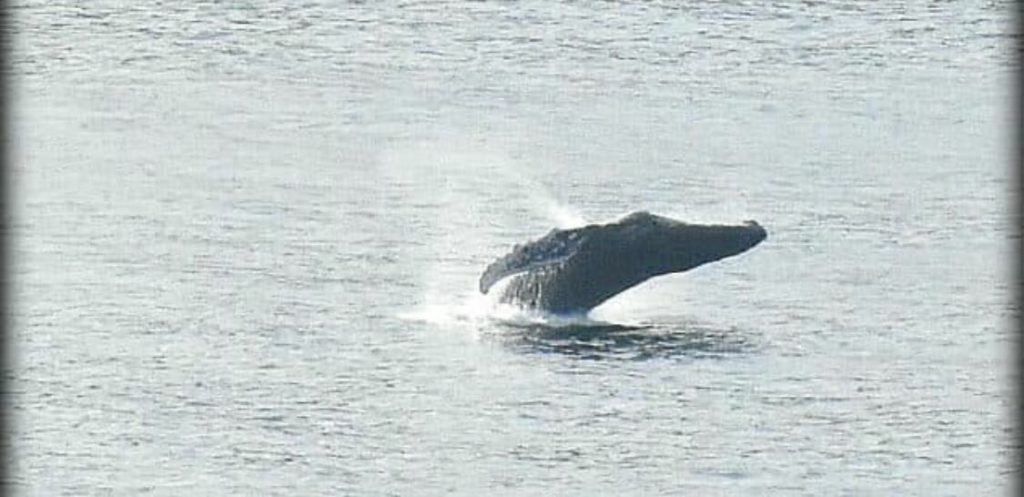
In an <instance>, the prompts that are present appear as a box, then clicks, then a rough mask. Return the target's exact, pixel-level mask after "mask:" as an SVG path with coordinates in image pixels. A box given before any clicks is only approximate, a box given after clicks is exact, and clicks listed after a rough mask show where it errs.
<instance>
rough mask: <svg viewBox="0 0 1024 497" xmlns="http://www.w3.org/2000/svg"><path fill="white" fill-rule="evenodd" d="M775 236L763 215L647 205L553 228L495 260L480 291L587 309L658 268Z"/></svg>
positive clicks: (676, 269) (545, 306)
mask: <svg viewBox="0 0 1024 497" xmlns="http://www.w3.org/2000/svg"><path fill="white" fill-rule="evenodd" d="M767 237H768V232H767V231H766V230H765V229H764V227H762V226H761V225H760V224H758V223H757V222H756V221H744V222H742V223H741V224H735V225H723V224H691V223H686V222H683V221H679V220H676V219H672V218H669V217H664V216H659V215H656V214H651V213H650V212H647V211H638V212H633V213H631V214H629V215H627V216H625V217H623V218H621V219H619V220H617V221H614V222H611V223H607V224H590V225H587V226H583V227H580V228H573V229H553V230H551V231H550V232H549V233H547V234H546V235H544V236H543V237H541V238H539V239H536V240H533V241H530V242H528V243H525V244H522V245H516V246H514V247H513V248H512V250H511V251H510V252H509V253H508V254H506V255H504V256H502V257H500V258H498V259H497V260H495V261H494V262H492V263H491V264H489V265H488V266H487V267H486V269H484V272H483V274H482V275H481V276H480V282H479V283H480V285H479V289H480V292H481V293H483V294H488V292H489V291H491V290H492V289H494V288H496V287H495V284H497V283H498V282H499V281H503V280H506V279H507V280H508V284H506V285H498V287H497V288H499V290H496V292H499V293H500V294H499V295H498V300H499V301H500V302H503V303H507V304H512V305H515V306H517V307H521V308H524V309H532V310H539V311H544V312H547V313H552V314H585V313H587V312H589V311H590V310H591V309H593V308H594V307H596V306H598V305H600V304H601V303H603V302H605V301H606V300H608V299H610V298H612V297H614V296H615V295H618V294H619V293H622V292H623V291H625V290H628V289H630V288H632V287H634V286H636V285H639V284H641V283H643V282H645V281H647V280H648V279H650V278H654V277H656V276H661V275H666V274H672V273H680V272H683V271H689V270H691V269H693V268H696V267H698V266H702V265H704V264H707V263H709V262H714V261H718V260H721V259H724V258H726V257H732V256H735V255H739V254H742V253H744V252H746V251H748V250H750V249H751V248H753V247H755V246H756V245H758V244H759V243H761V242H762V241H764V240H765V239H766V238H767Z"/></svg>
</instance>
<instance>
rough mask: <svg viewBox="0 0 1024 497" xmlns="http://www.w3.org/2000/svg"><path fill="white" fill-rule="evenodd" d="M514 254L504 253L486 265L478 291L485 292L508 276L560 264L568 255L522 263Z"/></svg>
mask: <svg viewBox="0 0 1024 497" xmlns="http://www.w3.org/2000/svg"><path fill="white" fill-rule="evenodd" d="M514 255H515V254H514V253H513V254H509V255H506V256H505V257H502V258H501V259H498V260H496V261H494V262H493V263H491V265H489V266H487V269H486V270H484V274H483V275H482V276H480V293H483V294H486V293H487V291H488V290H490V289H491V287H492V286H494V284H495V283H497V282H499V281H501V280H503V279H505V278H507V277H509V276H513V275H516V274H520V273H527V272H530V271H534V270H537V269H541V268H545V267H548V266H553V265H555V264H560V263H562V262H563V261H565V260H566V259H568V258H569V255H565V256H563V257H557V258H551V259H543V260H540V261H535V262H527V263H525V264H524V263H522V261H517V260H515V258H514V257H513V256H514Z"/></svg>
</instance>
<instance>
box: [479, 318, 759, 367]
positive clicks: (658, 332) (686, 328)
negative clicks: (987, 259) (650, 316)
mask: <svg viewBox="0 0 1024 497" xmlns="http://www.w3.org/2000/svg"><path fill="white" fill-rule="evenodd" d="M498 328H499V329H497V330H495V336H496V337H497V339H498V340H501V341H502V342H503V343H505V344H506V345H507V346H509V347H510V348H512V349H514V350H517V351H519V352H524V353H536V354H564V355H568V356H573V357H577V358H580V359H591V360H607V359H618V360H646V359H655V358H674V357H683V358H686V357H689V358H701V357H711V358H719V357H724V356H727V355H730V354H738V353H744V352H749V351H752V350H753V349H754V348H755V344H754V343H753V341H752V340H751V338H750V337H749V336H747V335H745V334H744V333H743V332H742V331H740V330H737V329H735V328H733V329H714V328H710V327H707V326H705V325H700V324H694V323H672V324H645V325H638V326H628V325H619V324H603V323H602V324H596V325H575V324H574V325H567V326H557V327H555V326H549V325H544V324H529V325H524V324H508V323H502V324H499V325H498Z"/></svg>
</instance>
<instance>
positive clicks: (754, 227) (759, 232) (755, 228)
mask: <svg viewBox="0 0 1024 497" xmlns="http://www.w3.org/2000/svg"><path fill="white" fill-rule="evenodd" d="M743 226H744V227H745V228H747V230H748V232H749V233H750V234H751V235H753V237H754V238H755V240H756V242H755V243H760V242H761V241H762V240H764V239H765V238H768V231H767V230H765V229H764V226H761V225H760V224H758V222H757V221H754V220H753V219H748V220H746V221H743Z"/></svg>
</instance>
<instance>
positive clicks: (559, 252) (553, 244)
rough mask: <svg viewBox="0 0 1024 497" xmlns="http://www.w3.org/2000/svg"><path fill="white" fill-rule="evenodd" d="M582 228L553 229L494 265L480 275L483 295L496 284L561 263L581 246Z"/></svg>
mask: <svg viewBox="0 0 1024 497" xmlns="http://www.w3.org/2000/svg"><path fill="white" fill-rule="evenodd" d="M579 231H580V229H572V230H558V229H555V230H551V232H550V233H548V234H547V235H546V236H544V237H543V238H541V239H539V240H535V241H532V242H529V243H526V244H523V245H516V246H515V247H514V248H513V249H512V251H511V252H509V253H508V254H506V255H504V256H502V257H501V258H499V259H498V260H496V261H494V262H492V263H491V264H490V265H488V266H487V269H485V270H484V273H483V275H481V276H480V292H481V293H487V291H488V290H490V288H491V287H492V286H494V284H495V283H497V282H498V281H501V280H502V279H504V278H506V277H509V276H512V275H514V274H519V273H525V272H529V271H534V270H538V269H543V268H546V267H550V266H554V265H556V264H561V263H563V262H565V261H567V260H568V259H569V258H570V257H572V256H573V254H575V253H576V250H577V249H578V248H579V246H580V242H581V241H582V237H581V236H580V233H579Z"/></svg>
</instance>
